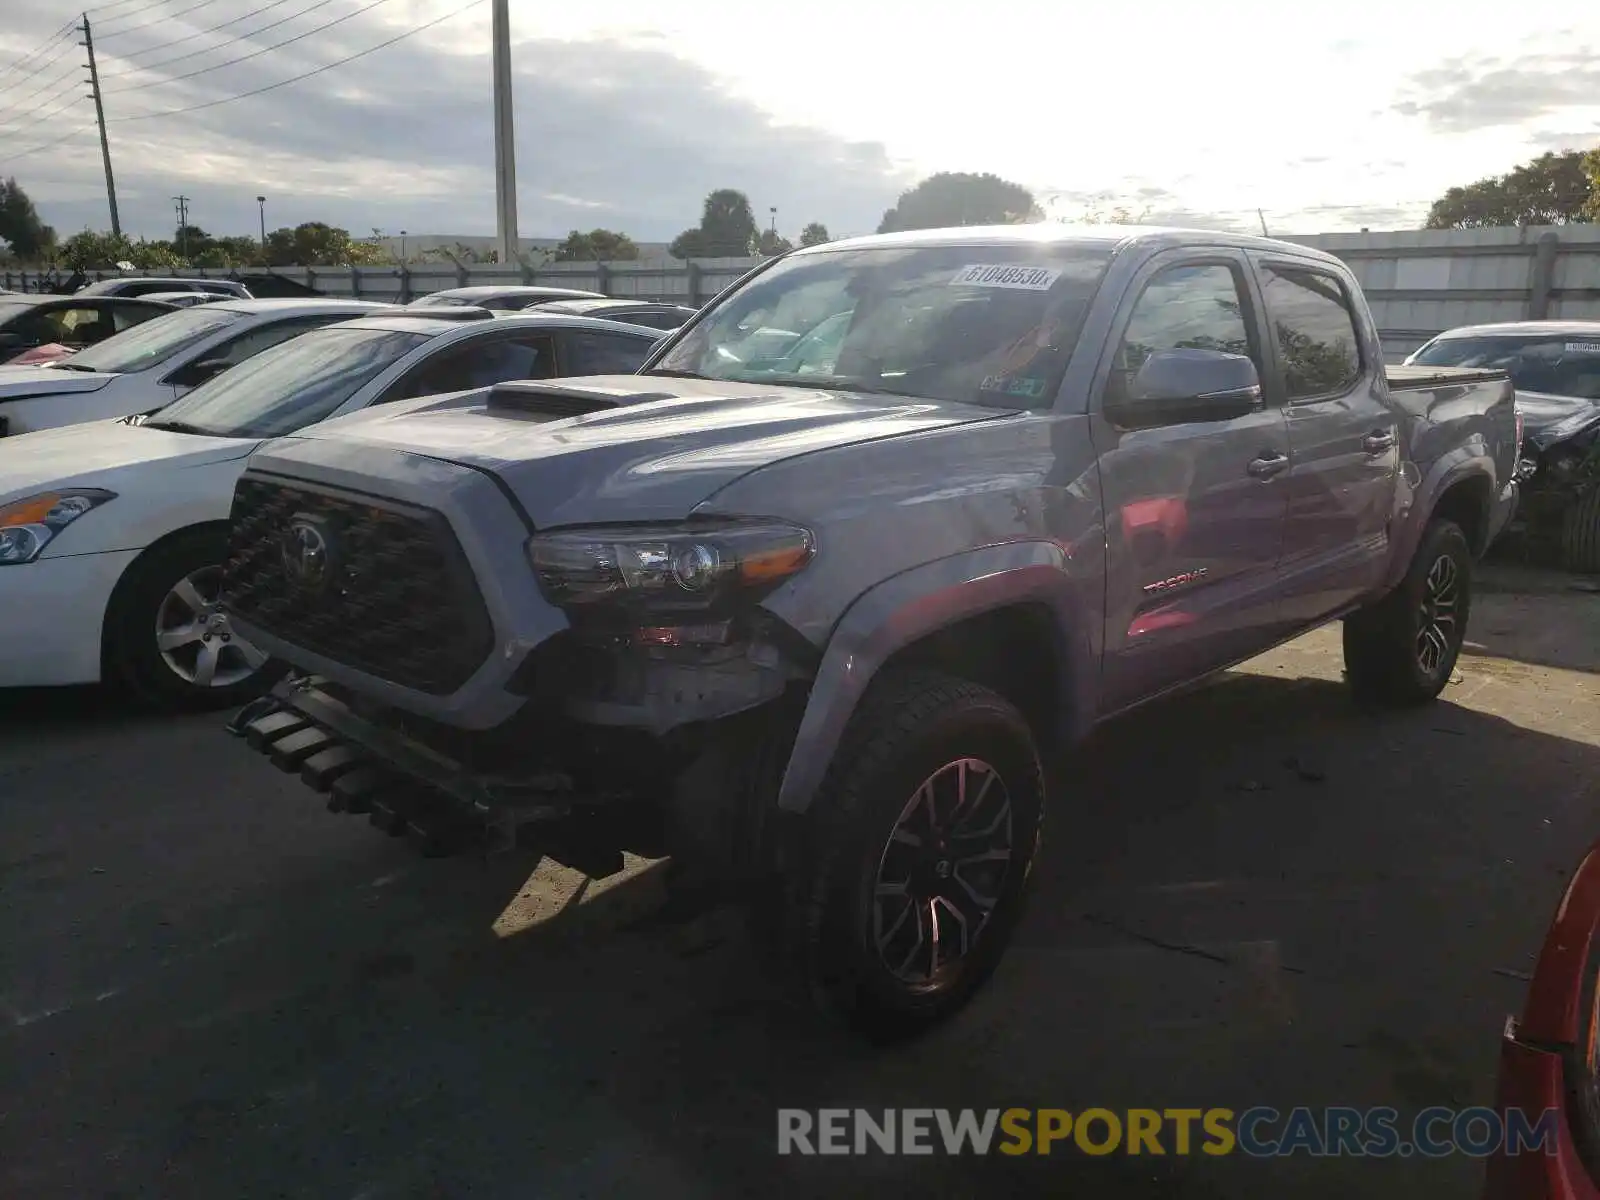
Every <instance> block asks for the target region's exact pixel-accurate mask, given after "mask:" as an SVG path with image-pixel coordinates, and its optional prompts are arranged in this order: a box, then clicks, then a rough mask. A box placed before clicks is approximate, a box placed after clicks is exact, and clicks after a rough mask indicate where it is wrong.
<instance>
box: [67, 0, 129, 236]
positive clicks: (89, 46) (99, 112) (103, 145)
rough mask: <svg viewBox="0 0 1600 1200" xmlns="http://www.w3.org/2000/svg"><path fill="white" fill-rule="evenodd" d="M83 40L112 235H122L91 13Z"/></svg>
mask: <svg viewBox="0 0 1600 1200" xmlns="http://www.w3.org/2000/svg"><path fill="white" fill-rule="evenodd" d="M78 28H79V29H81V30H82V31H83V41H82V42H80V43H79V45H81V46H82V47H83V48H84V49H85V50H87V51H88V52H89V89H90V91H89V98H90V99H91V100H93V101H94V117H95V120H96V121H98V122H99V123H100V157H101V159H102V160H103V161H104V162H105V164H106V199H107V200H108V201H110V202H111V236H112V237H118V238H119V237H121V236H122V222H121V220H119V219H118V217H117V182H116V180H115V179H113V178H112V177H111V143H110V142H109V141H107V140H106V107H105V105H104V104H103V103H101V101H100V71H99V69H98V68H97V67H96V66H95V65H94V37H93V36H92V35H91V34H90V32H89V14H88V13H84V14H83V24H82V25H80V26H79V27H78Z"/></svg>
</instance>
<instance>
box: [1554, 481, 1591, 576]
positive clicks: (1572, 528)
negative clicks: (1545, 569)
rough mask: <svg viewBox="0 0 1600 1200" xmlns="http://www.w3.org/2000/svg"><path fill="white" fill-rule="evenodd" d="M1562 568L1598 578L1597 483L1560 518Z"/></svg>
mask: <svg viewBox="0 0 1600 1200" xmlns="http://www.w3.org/2000/svg"><path fill="white" fill-rule="evenodd" d="M1561 565H1562V566H1563V567H1565V568H1566V569H1567V570H1569V571H1581V572H1582V573H1584V574H1586V575H1600V483H1597V484H1594V485H1592V486H1591V487H1590V488H1589V490H1588V491H1587V492H1585V493H1584V494H1583V495H1582V496H1580V497H1578V500H1577V502H1576V503H1575V504H1571V505H1569V506H1568V507H1567V511H1566V512H1565V513H1563V514H1562V517H1561Z"/></svg>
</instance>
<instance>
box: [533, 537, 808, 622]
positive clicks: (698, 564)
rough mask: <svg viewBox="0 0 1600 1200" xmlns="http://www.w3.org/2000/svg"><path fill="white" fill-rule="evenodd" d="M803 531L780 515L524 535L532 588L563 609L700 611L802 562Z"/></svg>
mask: <svg viewBox="0 0 1600 1200" xmlns="http://www.w3.org/2000/svg"><path fill="white" fill-rule="evenodd" d="M814 550H815V543H814V542H813V540H812V536H811V531H810V530H808V529H802V528H801V527H800V526H798V525H789V524H786V523H784V522H781V521H723V522H715V523H710V522H708V523H706V524H704V525H694V524H685V525H619V526H611V527H599V526H594V527H590V528H587V529H567V530H557V531H555V532H552V533H541V534H535V535H534V536H533V537H532V538H530V539H529V541H528V560H529V561H530V562H531V563H532V564H533V569H534V571H535V572H536V573H537V575H538V578H539V587H540V589H541V590H542V591H543V592H544V594H545V595H546V596H547V597H549V599H550V600H551V602H552V603H554V604H557V605H559V606H561V607H562V608H566V609H587V608H590V607H591V606H596V605H611V606H615V607H618V608H622V609H624V610H632V611H633V612H634V614H635V615H637V616H648V617H649V618H651V620H652V623H653V622H654V619H655V618H659V617H663V616H668V617H670V616H672V615H682V616H696V615H700V616H704V615H711V614H715V613H719V612H721V611H722V610H725V609H726V608H727V606H728V604H729V603H730V602H734V601H737V600H740V599H746V600H748V599H753V598H754V597H756V596H759V595H761V594H762V593H764V592H768V591H770V590H771V589H773V588H775V587H777V586H778V584H780V583H782V582H783V581H784V580H785V579H788V578H789V577H790V576H791V575H793V574H795V573H796V572H797V571H799V570H801V569H802V568H804V567H805V565H806V564H807V563H808V562H810V561H811V556H812V554H813V552H814Z"/></svg>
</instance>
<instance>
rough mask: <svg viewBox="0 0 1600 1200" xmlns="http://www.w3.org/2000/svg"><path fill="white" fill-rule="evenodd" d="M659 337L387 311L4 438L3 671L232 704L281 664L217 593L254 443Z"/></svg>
mask: <svg viewBox="0 0 1600 1200" xmlns="http://www.w3.org/2000/svg"><path fill="white" fill-rule="evenodd" d="M216 308H217V306H216V305H207V306H205V307H203V308H198V309H188V310H186V311H185V313H184V314H183V315H189V314H200V313H206V312H213V311H215V310H216ZM474 315H476V316H479V317H481V318H482V319H474ZM161 319H162V320H164V319H165V318H161ZM660 336H661V332H660V330H656V329H644V328H640V327H637V326H632V325H623V324H620V323H617V322H613V321H596V320H588V319H586V318H582V317H556V316H525V315H520V314H516V315H508V316H505V317H499V318H495V317H491V315H490V314H489V313H487V312H481V311H480V312H479V313H477V314H472V313H467V312H463V313H462V314H461V318H458V319H446V318H444V317H441V316H433V317H429V316H428V315H427V314H426V313H425V312H423V311H420V310H411V313H410V314H406V315H402V310H399V309H394V310H392V315H387V316H382V317H369V318H367V319H365V320H359V321H350V322H347V323H344V324H339V325H333V326H330V327H328V328H324V329H318V330H314V331H313V332H311V333H307V334H303V335H302V336H300V337H297V338H295V339H293V340H292V341H289V342H286V343H284V344H283V345H280V346H276V347H274V348H273V349H271V350H267V351H265V352H263V353H261V354H259V355H256V356H255V357H253V358H251V359H249V360H248V361H246V362H244V363H243V364H241V365H240V366H238V367H235V368H234V369H233V370H231V371H229V372H228V373H227V374H226V375H224V376H222V377H220V378H217V379H214V380H212V381H211V382H210V383H208V384H206V385H204V386H203V387H198V388H196V389H195V390H194V391H193V392H191V393H190V394H189V395H187V396H185V397H184V398H183V399H182V400H179V401H177V402H176V403H174V404H171V405H170V406H168V407H167V408H165V409H163V410H162V411H161V412H159V413H157V414H156V415H154V416H152V417H145V416H143V415H134V416H130V417H127V418H125V419H122V420H116V421H95V422H91V423H89V424H85V425H74V426H72V427H70V428H66V429H50V430H46V431H44V432H42V433H30V434H26V435H24V436H22V437H14V438H4V439H0V612H3V613H5V615H6V619H5V621H4V622H3V623H0V687H21V686H40V685H55V684H73V683H93V682H96V681H98V680H101V679H108V680H112V681H115V682H118V683H120V684H122V685H124V686H126V687H127V688H128V689H129V690H130V691H132V692H133V693H134V694H135V695H137V696H139V697H141V698H143V699H144V700H145V701H147V702H149V703H152V704H156V705H159V706H165V707H210V706H221V705H229V704H237V703H241V702H242V701H243V700H245V699H247V698H249V697H250V696H251V695H253V694H254V693H256V692H257V691H259V690H261V689H262V688H263V687H265V686H267V685H268V684H270V683H271V682H272V679H273V677H274V675H275V671H276V664H273V663H269V662H268V660H267V658H266V656H265V655H263V654H261V653H260V652H258V651H257V650H256V649H255V648H254V647H252V646H250V645H249V644H248V643H246V642H244V641H243V640H242V639H240V638H238V637H236V636H234V634H233V631H232V630H231V629H230V628H229V626H228V621H227V618H226V617H225V616H224V615H223V614H222V613H221V612H219V611H218V609H217V605H216V601H217V595H218V591H219V589H220V585H221V577H222V560H223V555H224V551H225V545H226V539H227V521H228V511H229V508H230V507H231V505H232V501H233V486H234V483H235V482H236V481H237V480H238V477H239V475H240V473H241V472H242V471H243V470H244V465H245V458H246V456H248V455H249V454H250V452H251V451H252V450H254V449H255V448H256V447H257V446H258V445H260V444H261V443H262V442H263V441H264V440H267V439H269V438H273V437H278V436H281V435H284V434H289V433H293V432H295V431H296V430H298V429H301V428H303V427H304V426H306V425H310V424H313V423H314V422H317V421H321V420H325V419H327V418H330V417H335V416H342V415H344V414H346V413H350V412H354V411H356V410H357V409H360V408H364V407H366V406H367V405H369V404H380V403H384V402H387V401H394V400H403V399H412V398H416V397H421V396H431V395H435V394H438V393H449V392H457V393H463V394H464V397H465V398H464V400H463V402H467V401H468V400H470V398H471V397H472V396H474V395H479V394H481V393H478V392H475V391H473V390H472V389H482V388H485V387H487V386H490V385H492V384H495V383H498V382H502V381H505V380H510V379H543V378H549V377H551V376H554V375H558V374H561V375H574V374H580V375H591V374H595V375H598V374H626V373H631V372H633V371H635V370H637V369H638V368H639V367H640V366H641V365H642V364H643V362H644V359H645V357H646V356H647V355H648V354H649V352H650V349H651V347H652V346H653V345H654V344H655V342H656V340H657V339H658V338H660Z"/></svg>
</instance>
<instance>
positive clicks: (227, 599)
mask: <svg viewBox="0 0 1600 1200" xmlns="http://www.w3.org/2000/svg"><path fill="white" fill-rule="evenodd" d="M307 539H309V540H310V541H311V542H312V543H313V544H314V545H315V546H316V547H319V548H320V558H319V559H317V561H320V563H321V570H320V571H317V570H315V569H313V568H308V567H307V566H306V565H305V564H306V562H307V558H306V556H305V554H303V552H302V551H303V549H304V543H305V541H306V540H307ZM223 605H224V607H225V608H227V609H228V610H229V611H231V612H233V613H236V614H237V615H239V616H240V617H242V618H244V619H245V620H247V621H249V622H250V623H251V624H254V625H257V626H259V627H260V628H262V629H263V630H265V631H266V632H268V633H270V634H272V635H273V636H275V637H278V638H281V639H283V640H284V641H286V642H288V643H290V644H291V645H294V646H299V647H301V648H303V649H306V650H310V651H314V652H315V653H317V654H320V655H323V656H324V657H326V658H330V659H332V660H334V661H335V662H341V663H346V664H348V665H350V666H353V667H357V668H359V669H361V670H363V671H366V672H367V673H369V674H372V675H376V676H378V677H379V678H381V679H387V680H389V681H391V682H393V683H398V684H401V685H403V686H405V687H410V688H416V689H418V690H419V691H424V692H430V693H432V694H434V695H444V694H447V693H449V692H452V691H454V690H455V689H456V688H458V687H460V686H461V685H462V684H463V683H465V682H466V681H467V679H468V677H469V676H471V675H472V673H473V672H474V671H476V670H477V669H478V667H479V665H480V664H481V663H482V662H483V661H484V659H485V658H486V657H488V655H489V651H490V649H491V648H492V646H493V642H494V632H493V627H492V625H491V623H490V620H489V614H488V611H487V610H486V609H485V608H484V604H483V598H482V596H480V595H479V594H478V589H477V586H476V584H475V583H474V581H473V578H472V570H471V568H470V566H469V565H468V564H467V561H466V557H465V555H463V554H462V552H461V546H460V544H459V543H458V542H457V541H456V538H455V535H454V533H452V532H451V529H450V525H449V522H448V521H446V520H445V518H444V517H443V516H442V515H441V514H440V513H437V512H435V511H433V510H432V509H428V508H421V507H419V506H416V505H410V504H404V503H401V502H398V501H394V500H387V499H382V500H380V499H377V498H374V497H370V496H364V495H360V494H358V493H352V492H345V491H340V490H337V489H333V488H327V487H323V486H322V485H320V484H318V485H312V484H305V483H300V482H298V481H296V482H294V483H288V482H280V481H278V480H274V479H268V478H263V477H260V476H254V475H246V476H245V477H244V478H242V479H241V480H240V481H239V484H238V487H237V488H236V489H235V490H234V494H233V533H232V537H231V539H230V542H229V547H228V558H227V562H226V565H225V567H224V579H223Z"/></svg>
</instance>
